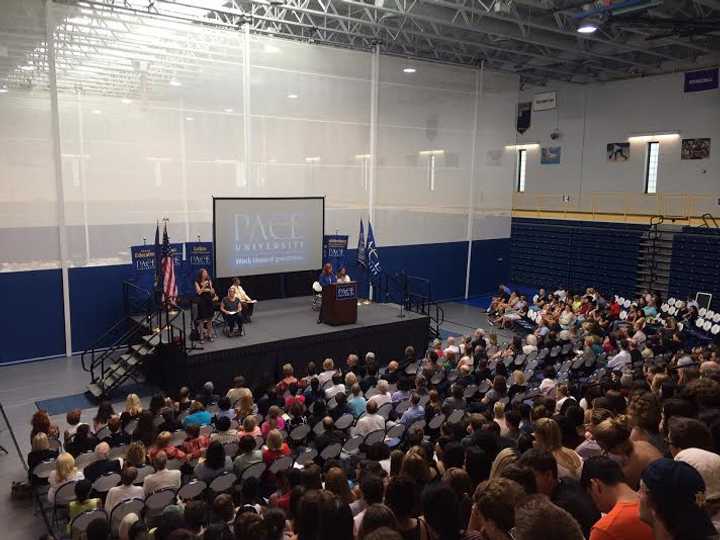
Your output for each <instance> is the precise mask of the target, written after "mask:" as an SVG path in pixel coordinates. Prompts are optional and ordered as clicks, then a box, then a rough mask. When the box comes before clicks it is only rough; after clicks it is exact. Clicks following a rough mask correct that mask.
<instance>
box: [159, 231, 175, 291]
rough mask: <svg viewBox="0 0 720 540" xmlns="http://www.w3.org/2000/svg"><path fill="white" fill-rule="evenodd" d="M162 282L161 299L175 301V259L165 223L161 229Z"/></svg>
mask: <svg viewBox="0 0 720 540" xmlns="http://www.w3.org/2000/svg"><path fill="white" fill-rule="evenodd" d="M161 266H162V283H163V287H162V290H163V301H165V302H168V303H170V304H174V303H175V299H176V298H177V294H178V290H177V282H176V281H175V260H174V257H173V252H172V249H170V239H169V238H168V233H167V223H166V224H165V228H164V230H163V243H162V262H161Z"/></svg>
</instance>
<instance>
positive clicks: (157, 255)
mask: <svg viewBox="0 0 720 540" xmlns="http://www.w3.org/2000/svg"><path fill="white" fill-rule="evenodd" d="M161 260H162V254H161V253H160V223H159V222H158V221H156V222H155V283H154V285H155V290H156V291H158V290H160V289H161V288H162V286H161V282H160V280H161V279H162V278H161V275H162V274H161V272H160V262H161Z"/></svg>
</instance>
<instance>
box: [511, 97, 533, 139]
mask: <svg viewBox="0 0 720 540" xmlns="http://www.w3.org/2000/svg"><path fill="white" fill-rule="evenodd" d="M531 118H532V102H530V101H527V102H525V103H518V106H517V122H516V124H515V128H516V129H517V131H518V133H525V132H526V131H527V130H528V129H530V120H531Z"/></svg>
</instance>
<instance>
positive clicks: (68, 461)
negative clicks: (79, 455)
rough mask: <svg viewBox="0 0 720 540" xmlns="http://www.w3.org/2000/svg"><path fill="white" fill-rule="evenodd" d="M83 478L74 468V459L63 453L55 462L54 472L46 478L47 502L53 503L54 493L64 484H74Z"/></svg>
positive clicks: (70, 455)
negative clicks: (48, 487)
mask: <svg viewBox="0 0 720 540" xmlns="http://www.w3.org/2000/svg"><path fill="white" fill-rule="evenodd" d="M83 478H85V477H84V476H83V473H82V471H78V469H77V467H76V466H75V458H74V457H72V454H69V453H68V452H63V453H62V454H60V455H59V456H58V458H57V461H56V462H55V470H54V471H52V472H51V473H50V476H49V477H48V484H50V489H49V490H48V494H47V497H48V501H49V502H50V503H51V504H52V503H54V502H55V492H56V491H57V489H58V488H59V487H60V486H62V485H63V484H65V483H66V482H76V481H78V480H82V479H83Z"/></svg>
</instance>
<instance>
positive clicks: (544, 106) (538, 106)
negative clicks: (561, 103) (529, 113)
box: [533, 92, 557, 111]
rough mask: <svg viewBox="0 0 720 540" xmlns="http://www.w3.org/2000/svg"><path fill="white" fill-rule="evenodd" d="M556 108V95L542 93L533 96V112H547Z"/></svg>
mask: <svg viewBox="0 0 720 540" xmlns="http://www.w3.org/2000/svg"><path fill="white" fill-rule="evenodd" d="M555 107H557V94H556V93H555V92H544V93H542V94H535V95H534V96H533V111H549V110H550V109H554V108H555Z"/></svg>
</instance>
